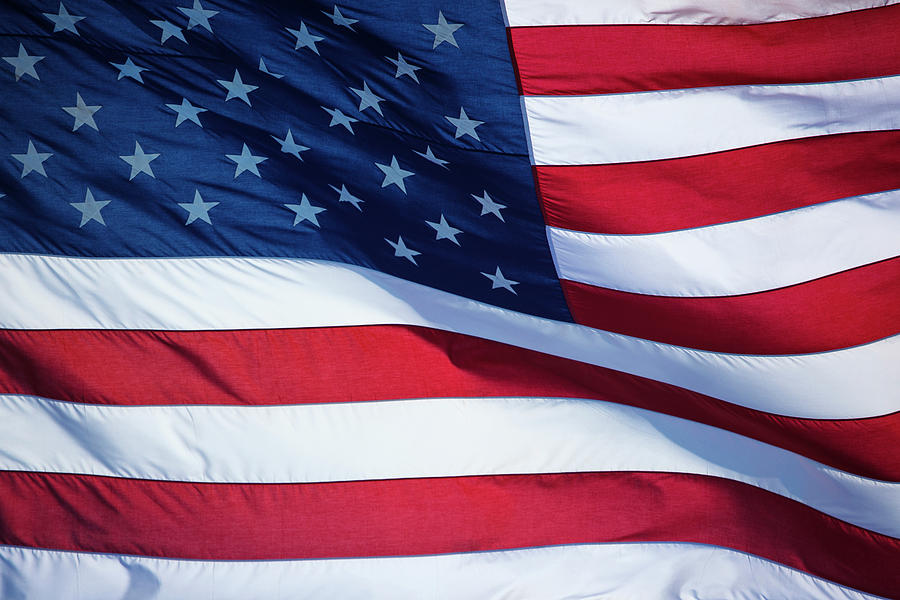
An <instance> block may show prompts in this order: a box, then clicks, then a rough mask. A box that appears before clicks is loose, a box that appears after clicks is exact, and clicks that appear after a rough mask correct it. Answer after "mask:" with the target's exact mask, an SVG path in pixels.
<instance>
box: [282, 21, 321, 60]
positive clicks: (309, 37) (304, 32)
mask: <svg viewBox="0 0 900 600" xmlns="http://www.w3.org/2000/svg"><path fill="white" fill-rule="evenodd" d="M285 29H287V30H288V31H289V32H290V33H292V34H293V35H294V36H295V37H296V38H297V40H296V43H295V44H294V50H299V49H300V48H309V49H310V50H312V51H313V52H315V53H316V54H318V53H319V49H318V48H317V47H316V43H317V42H321V41H322V40H324V39H325V38H323V37H320V36H318V35H313V34H311V33H310V32H309V29H307V28H306V23H304V22H303V21H300V29H291V28H290V27H285Z"/></svg>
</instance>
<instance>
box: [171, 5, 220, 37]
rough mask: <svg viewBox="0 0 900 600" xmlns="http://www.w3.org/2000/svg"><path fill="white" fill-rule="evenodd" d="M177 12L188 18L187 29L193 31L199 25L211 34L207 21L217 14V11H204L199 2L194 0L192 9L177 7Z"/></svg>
mask: <svg viewBox="0 0 900 600" xmlns="http://www.w3.org/2000/svg"><path fill="white" fill-rule="evenodd" d="M178 10H180V11H181V12H183V13H184V14H185V15H187V16H188V26H187V28H188V29H193V28H194V27H196V26H197V25H200V26H201V27H203V28H204V29H206V30H207V31H208V32H210V33H212V27H211V26H210V24H209V20H210V19H211V18H213V17H214V16H216V15H217V14H219V11H217V10H204V9H203V5H202V4H200V0H194V8H186V7H183V6H179V7H178Z"/></svg>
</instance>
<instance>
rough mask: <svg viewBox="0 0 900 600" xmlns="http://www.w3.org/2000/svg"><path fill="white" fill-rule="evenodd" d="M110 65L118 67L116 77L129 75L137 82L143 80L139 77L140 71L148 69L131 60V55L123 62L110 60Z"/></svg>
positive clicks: (142, 81)
mask: <svg viewBox="0 0 900 600" xmlns="http://www.w3.org/2000/svg"><path fill="white" fill-rule="evenodd" d="M109 64H111V65H112V66H114V67H115V68H117V69H119V76H118V77H117V78H116V79H122V78H123V77H131V78H132V79H134V80H135V81H137V82H138V83H144V80H143V79H142V78H141V71H149V70H150V69H145V68H144V67H139V66H137V65H136V64H134V63H133V62H131V57H130V56H129V57H127V58H126V59H125V62H123V63H121V64H120V63H114V62H110V63H109Z"/></svg>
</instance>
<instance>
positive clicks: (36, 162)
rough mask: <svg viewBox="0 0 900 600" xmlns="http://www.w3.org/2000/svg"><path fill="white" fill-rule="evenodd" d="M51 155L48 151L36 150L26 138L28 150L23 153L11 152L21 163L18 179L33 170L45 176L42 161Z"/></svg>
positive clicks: (32, 143)
mask: <svg viewBox="0 0 900 600" xmlns="http://www.w3.org/2000/svg"><path fill="white" fill-rule="evenodd" d="M51 156H53V154H52V153H50V152H38V151H37V149H36V148H35V147H34V142H32V141H31V140H28V150H26V151H25V154H13V155H12V157H13V158H14V159H16V160H17V161H19V162H20V163H22V176H21V177H20V179H24V178H25V176H26V175H28V174H29V173H31V172H32V171H34V172H35V173H38V174H39V175H43V176H44V177H46V176H47V172H46V171H44V161H45V160H47V159H48V158H50V157H51Z"/></svg>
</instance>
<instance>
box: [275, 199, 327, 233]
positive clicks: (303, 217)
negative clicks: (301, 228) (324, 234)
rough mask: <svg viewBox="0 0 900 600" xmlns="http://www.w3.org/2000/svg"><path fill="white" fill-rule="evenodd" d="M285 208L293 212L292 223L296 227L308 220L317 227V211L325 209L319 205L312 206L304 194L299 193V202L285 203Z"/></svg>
mask: <svg viewBox="0 0 900 600" xmlns="http://www.w3.org/2000/svg"><path fill="white" fill-rule="evenodd" d="M284 206H285V207H286V208H288V209H290V210H291V211H293V212H294V224H293V225H292V227H296V226H297V225H299V224H300V223H302V222H303V221H309V222H310V223H312V224H313V225H315V226H316V227H319V219H318V218H317V217H316V215H318V214H319V213H322V212H325V210H326V209H324V208H322V207H321V206H313V205H312V204H310V203H309V200H308V199H307V198H306V194H301V196H300V204H285V205H284Z"/></svg>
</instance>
